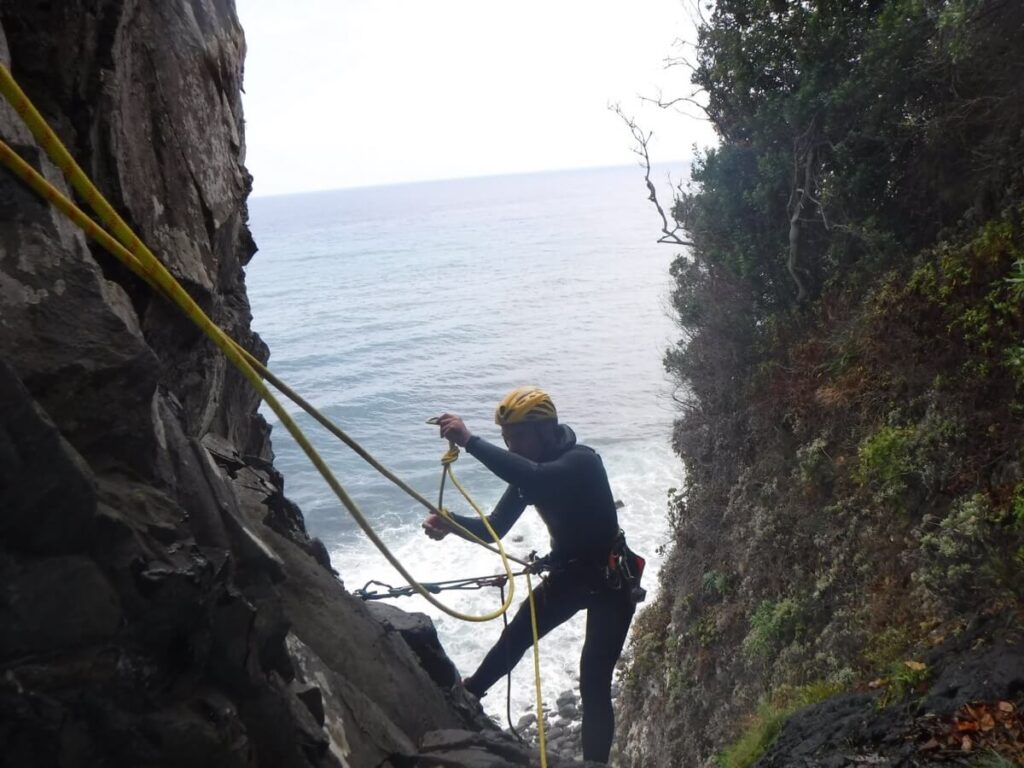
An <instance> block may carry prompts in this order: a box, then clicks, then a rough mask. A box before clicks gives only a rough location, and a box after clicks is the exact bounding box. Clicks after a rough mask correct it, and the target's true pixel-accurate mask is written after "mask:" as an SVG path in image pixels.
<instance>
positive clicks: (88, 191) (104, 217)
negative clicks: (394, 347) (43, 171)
mask: <svg viewBox="0 0 1024 768" xmlns="http://www.w3.org/2000/svg"><path fill="white" fill-rule="evenodd" d="M0 93H2V94H3V96H4V98H5V99H7V101H8V102H9V103H10V104H11V106H12V107H14V109H15V111H16V112H17V113H18V114H19V115H20V116H21V118H22V120H24V122H25V124H26V125H27V126H28V128H29V130H30V131H31V132H32V134H33V136H34V137H35V139H36V141H37V142H38V143H39V145H40V146H41V147H42V148H43V150H44V151H45V152H46V154H47V155H48V156H49V157H50V159H51V160H52V161H53V162H54V163H55V164H56V165H57V167H58V168H60V170H61V172H62V173H63V174H64V176H65V177H66V178H67V179H68V181H69V182H70V183H71V186H72V187H73V188H74V189H75V190H76V191H77V192H78V193H79V194H80V195H81V196H82V197H83V199H85V201H86V202H87V203H88V204H89V206H90V207H91V208H92V209H93V211H95V212H96V214H97V215H98V216H99V218H100V220H101V221H102V222H103V223H104V224H105V225H106V226H107V227H109V228H110V229H111V230H112V231H113V232H114V234H115V235H116V236H117V239H114V237H112V236H111V235H110V234H109V233H108V232H107V231H106V230H104V229H103V228H101V227H100V226H99V225H97V224H96V223H95V222H94V221H93V220H92V219H91V218H89V216H88V215H86V214H85V213H84V212H83V211H82V210H81V209H80V208H78V206H76V205H75V204H74V203H73V202H72V201H71V200H69V199H68V198H67V197H66V196H65V195H64V194H62V193H61V192H60V190H58V189H57V188H56V187H54V186H53V185H52V184H50V183H49V182H48V181H47V180H46V179H44V178H43V177H42V175H40V174H39V173H38V172H37V171H36V170H35V169H34V168H32V167H31V166H30V165H29V164H28V163H26V162H25V161H24V160H22V159H21V157H20V156H18V154H17V153H15V152H14V151H13V150H12V149H11V148H10V147H9V146H8V145H7V144H6V143H5V142H3V141H0V162H2V163H3V164H4V165H5V166H7V167H8V168H9V169H10V170H11V171H12V172H13V173H14V174H15V175H17V176H18V177H19V178H20V179H22V181H24V182H25V183H26V184H27V185H28V186H29V187H31V188H32V189H33V190H34V191H35V192H36V193H37V194H39V195H40V196H41V197H43V198H44V199H46V200H47V201H48V202H50V203H51V204H52V205H54V207H56V208H57V209H58V210H60V211H61V212H62V213H63V214H64V215H65V216H67V217H68V218H69V219H70V220H71V221H72V222H74V223H75V224H76V225H77V226H78V227H79V228H80V229H82V231H83V232H84V233H85V234H86V235H87V236H88V237H90V238H92V239H93V240H95V241H96V242H98V243H99V244H100V245H101V246H102V247H103V248H105V249H106V250H107V251H109V252H110V253H111V254H112V255H113V256H114V257H115V258H117V259H118V260H119V261H121V262H122V263H123V264H124V265H125V266H126V267H128V268H129V269H130V270H131V271H132V272H133V273H135V274H136V275H138V276H139V277H140V278H141V279H143V280H144V281H145V282H146V283H147V284H149V285H150V286H151V287H152V288H153V289H154V290H156V291H157V292H158V293H160V294H161V295H163V296H164V297H165V298H167V299H168V300H169V301H172V302H173V303H174V304H176V305H177V306H178V307H179V308H180V309H181V311H182V312H184V313H185V315H187V316H188V317H189V319H190V320H192V322H194V323H195V324H196V325H197V326H198V327H199V328H200V330H202V331H203V333H204V334H205V335H206V336H207V337H208V338H209V339H210V340H211V341H212V342H213V343H214V344H215V345H216V346H217V347H218V348H219V349H220V350H221V351H222V352H223V353H224V355H225V357H226V358H227V359H228V360H229V361H230V362H231V363H232V364H233V365H234V366H235V367H236V368H237V369H238V370H239V371H240V372H241V373H242V375H243V376H245V378H246V379H247V380H248V381H249V383H250V384H252V386H253V387H254V388H255V389H256V391H257V392H258V393H259V395H260V396H261V397H262V398H263V400H264V401H266V403H267V405H268V406H269V407H270V409H271V410H272V411H273V412H274V414H275V415H276V416H277V417H278V418H279V419H280V421H281V423H282V424H283V425H284V426H285V428H286V429H287V430H288V432H289V434H291V436H292V437H293V439H294V440H295V441H296V443H298V445H299V446H300V447H301V448H302V450H303V452H304V453H305V454H306V456H307V457H308V458H309V460H310V462H312V464H313V466H315V467H316V469H317V471H318V472H319V473H320V475H321V476H322V477H323V478H324V480H325V482H326V483H327V484H328V486H329V487H330V488H331V490H332V491H333V492H334V494H335V496H336V497H337V498H338V499H339V501H341V502H342V504H343V505H344V506H345V508H346V509H347V510H348V512H349V514H350V515H351V516H352V518H353V519H354V520H355V521H356V523H357V524H358V525H359V527H360V528H361V529H362V530H363V532H364V533H365V534H366V535H367V537H368V538H369V539H370V540H371V541H372V542H373V544H374V545H375V546H376V547H377V549H378V550H379V551H380V553H381V554H382V555H384V557H385V559H387V561H388V562H389V563H390V564H391V565H392V566H393V567H394V568H395V570H397V571H398V572H399V573H400V574H401V575H402V577H403V578H404V579H405V580H406V582H407V583H408V584H409V585H410V586H411V587H412V588H413V589H415V590H416V591H417V592H418V593H419V594H420V595H421V596H422V597H423V598H424V599H425V600H427V602H429V603H430V604H431V605H433V606H435V607H436V608H438V609H439V610H441V611H443V612H444V613H446V614H448V615H450V616H453V617H454V618H458V619H462V620H464V621H474V622H482V621H490V620H492V619H495V618H497V617H498V616H501V615H502V614H503V613H505V612H506V611H507V610H508V608H509V607H510V606H511V604H512V600H513V596H514V593H515V578H514V574H513V573H512V568H511V566H510V565H509V560H510V559H511V560H515V561H516V562H518V563H520V564H523V565H526V564H527V563H526V562H525V561H523V560H519V559H518V558H510V557H509V555H507V554H506V552H505V549H504V547H503V546H502V544H501V540H500V538H499V537H498V536H497V534H496V533H495V532H494V530H493V528H492V527H491V525H490V523H489V521H488V520H487V517H486V515H484V513H483V511H482V510H481V509H480V508H479V506H478V505H477V504H476V503H475V502H474V501H473V499H472V498H471V497H470V496H469V494H468V493H467V492H466V490H465V489H464V488H463V487H462V485H461V484H460V483H459V482H458V480H456V478H455V476H454V474H452V472H451V463H452V462H453V461H454V460H455V458H457V457H458V452H457V449H456V450H455V455H454V457H453V458H452V457H451V451H449V453H448V454H446V455H445V457H444V458H443V459H442V463H443V465H444V472H445V473H446V474H448V475H449V476H450V477H451V479H452V483H453V484H454V485H455V486H456V488H458V489H459V491H460V492H461V493H462V495H463V496H464V497H465V498H466V500H467V501H468V502H469V503H470V505H471V506H472V507H473V509H474V511H475V512H476V513H477V514H478V515H479V516H480V519H481V520H482V521H483V524H484V527H485V528H486V529H487V532H488V534H489V535H490V536H491V537H492V540H493V541H494V543H495V544H496V545H497V549H496V550H495V549H494V548H493V547H491V546H490V545H489V544H488V543H487V542H485V541H483V540H481V539H480V538H479V537H477V536H475V535H474V534H472V533H470V532H469V531H467V530H466V529H465V528H463V527H462V526H461V525H459V524H458V523H456V522H455V521H454V520H452V518H451V517H450V515H448V513H447V510H445V509H444V508H443V507H442V506H441V504H440V503H439V504H438V506H437V507H434V505H433V504H431V503H430V502H429V501H428V500H427V499H425V498H424V497H423V496H422V495H420V494H419V493H417V492H416V491H415V490H414V489H412V488H411V487H410V486H408V485H407V484H406V483H404V482H403V481H402V480H401V479H400V478H398V477H397V476H396V475H395V474H394V473H393V472H391V471H390V470H388V469H387V468H386V467H384V466H383V465H382V464H380V463H379V462H378V461H377V460H376V459H375V458H374V457H373V456H372V455H371V454H370V453H369V452H367V451H366V450H365V449H363V448H362V446H360V445H359V444H358V443H357V442H356V441H355V440H353V439H352V438H351V437H349V436H348V435H347V434H346V433H345V432H344V431H343V430H342V429H341V428H340V427H338V426H336V425H335V424H334V423H333V422H331V421H330V420H329V419H327V417H325V416H323V414H321V413H320V412H319V411H318V410H317V409H316V408H314V407H313V406H312V405H311V404H310V403H309V402H308V401H306V400H305V399H304V398H302V397H301V396H300V395H298V393H296V392H295V391H294V390H292V389H291V388H290V387H288V386H287V385H286V384H285V383H284V382H283V381H281V380H280V379H278V378H277V377H276V376H275V375H274V374H273V373H271V372H270V371H269V370H268V369H267V368H266V366H264V365H263V363H261V362H260V361H259V360H257V359H256V358H255V357H254V356H253V355H252V354H250V353H249V352H248V351H247V350H246V349H244V348H243V347H242V346H241V345H239V344H238V343H237V342H236V341H235V340H234V339H232V338H231V337H230V336H228V335H227V333H226V332H224V330H223V329H221V328H220V327H219V326H218V325H217V324H216V323H214V322H213V321H212V320H211V319H210V318H209V317H208V316H207V315H206V314H205V313H204V312H203V310H202V309H201V308H200V307H199V306H198V305H197V304H196V303H195V301H194V300H193V299H192V297H191V296H189V294H188V293H187V292H186V291H185V289H184V288H182V287H181V285H180V283H178V281H177V280H176V279H175V278H174V276H173V275H171V274H170V272H169V271H168V270H167V269H166V268H165V267H164V266H163V264H162V263H161V262H160V261H159V259H157V257H156V256H155V255H154V254H153V252H152V251H151V250H150V249H149V248H148V247H147V246H146V245H145V243H143V242H142V240H141V239H140V238H139V237H138V236H137V235H136V234H135V233H134V232H133V231H132V230H131V228H130V227H129V226H128V225H127V224H126V223H125V221H124V220H123V219H122V218H121V217H120V216H119V215H118V213H117V212H116V211H115V210H114V208H113V206H111V205H110V203H109V202H107V200H106V198H104V197H103V195H102V194H101V193H100V192H99V190H98V189H97V188H96V187H95V185H94V184H93V183H92V181H91V180H90V179H89V177H88V176H87V175H86V174H85V172H84V171H83V170H82V169H81V167H80V166H79V165H78V164H77V163H76V162H75V160H74V158H73V157H72V156H71V154H70V153H69V152H68V151H67V149H66V148H65V147H64V145H63V144H62V143H61V141H60V139H59V138H58V137H57V135H56V134H55V133H54V132H53V131H52V129H51V128H50V127H49V125H48V124H47V123H46V121H45V120H44V119H43V117H42V115H40V114H39V112H38V110H36V109H35V107H34V105H33V104H32V103H31V101H30V100H29V99H28V97H27V96H26V95H25V93H24V92H23V91H22V90H21V88H20V87H19V86H18V84H17V82H16V81H15V80H14V78H13V77H12V76H11V73H10V71H9V70H8V69H7V67H5V66H3V65H0ZM264 379H266V380H267V381H269V382H271V383H272V384H273V385H274V386H275V387H276V388H277V389H278V390H279V391H281V392H282V393H283V394H284V395H285V396H286V397H288V398H289V399H291V400H292V401H293V402H294V403H295V404H296V405H298V406H299V407H300V408H302V409H303V410H304V411H305V412H306V413H308V414H309V415H310V416H312V417H313V418H314V419H315V420H316V421H317V422H318V423H320V424H321V425H322V426H324V427H325V428H326V429H327V430H328V431H330V432H331V433H332V434H333V435H334V436H335V437H337V438H338V439H340V440H341V441H342V442H344V443H345V444H346V445H347V446H349V447H350V448H351V449H352V450H353V451H354V452H355V453H356V454H358V455H359V456H360V457H361V458H362V459H363V460H365V461H366V462H368V463H369V464H370V465H371V466H373V467H374V469H376V470H377V471H378V472H379V473H380V474H382V475H383V476H384V477H386V478H387V479H388V480H390V481H391V482H392V483H394V484H395V485H397V486H398V487H399V488H401V489H402V490H403V491H405V492H406V493H407V494H409V495H410V496H411V497H412V498H414V499H415V500H416V501H417V502H419V503H420V504H422V505H423V506H425V507H426V508H427V509H429V510H431V511H432V512H435V513H437V514H440V515H442V516H443V517H445V518H446V519H447V520H448V521H449V522H450V523H451V524H452V525H454V526H455V527H457V528H459V529H461V530H462V531H463V532H464V534H467V535H468V538H470V539H471V540H473V541H475V542H476V543H478V544H481V545H483V546H485V547H487V548H488V549H491V550H492V551H496V552H497V554H499V555H500V556H501V560H502V566H503V567H504V569H505V574H506V577H507V578H508V582H509V592H508V596H507V598H506V599H505V601H504V602H503V604H502V606H501V608H499V609H498V610H496V611H493V612H491V613H488V614H484V615H481V616H474V615H470V614H465V613H461V612H459V611H455V610H454V609H451V608H449V607H448V606H446V605H444V604H443V603H442V602H441V601H439V600H437V599H436V598H434V596H433V595H432V594H430V592H429V591H428V590H426V589H425V588H424V587H423V586H422V585H421V584H420V583H419V582H418V581H417V580H416V579H415V578H414V577H413V576H412V574H410V573H409V572H408V571H407V570H406V569H405V567H404V566H403V565H402V564H401V562H400V561H399V560H398V558H397V557H395V555H394V554H393V553H392V552H391V551H390V550H389V549H388V548H387V546H386V545H385V544H384V542H383V541H382V540H381V539H380V537H379V536H378V535H377V534H376V532H375V531H374V530H373V528H372V526H371V525H370V523H369V521H368V520H367V519H366V517H365V515H363V513H362V511H361V510H360V509H359V507H358V505H356V503H355V501H354V500H353V499H352V498H351V497H350V496H349V495H348V493H347V492H346V490H345V488H344V487H343V486H342V485H341V483H340V482H339V481H338V480H337V478H336V477H335V476H334V474H333V473H332V472H331V470H330V468H329V467H328V466H327V464H326V463H325V462H324V461H323V459H322V458H321V457H320V455H319V453H318V452H317V451H316V449H315V448H314V447H313V445H312V444H311V443H310V442H309V440H308V438H307V437H306V436H305V434H304V433H303V432H302V430H301V429H300V428H299V426H298V425H297V424H296V423H295V421H294V420H293V419H292V418H291V416H290V415H289V414H288V412H287V411H286V410H285V409H284V408H283V406H282V405H281V404H280V402H279V401H278V400H277V398H275V397H274V395H273V393H272V392H271V391H270V390H269V389H268V388H267V387H266V385H265V384H264V383H263V380H264ZM452 448H454V446H452ZM443 477H444V475H442V493H443V482H444V481H443ZM527 593H528V599H529V604H530V615H531V623H532V629H533V641H534V643H533V645H534V647H533V655H534V676H535V686H536V698H537V717H538V732H539V736H540V758H541V766H542V768H546V766H547V755H546V747H545V734H544V724H543V720H542V717H541V715H542V696H541V681H540V656H539V652H538V647H537V646H538V642H539V638H538V633H537V624H536V608H535V604H534V599H533V590H532V585H531V584H530V578H529V575H528V574H527Z"/></svg>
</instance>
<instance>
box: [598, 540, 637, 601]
mask: <svg viewBox="0 0 1024 768" xmlns="http://www.w3.org/2000/svg"><path fill="white" fill-rule="evenodd" d="M646 565H647V561H646V560H644V558H642V557H640V555H638V554H637V553H636V552H634V551H633V550H631V549H630V548H629V547H628V546H626V534H625V533H624V532H623V531H622V530H621V529H619V532H618V534H617V535H616V536H615V543H614V544H613V545H612V549H611V552H609V553H608V563H607V564H606V565H605V569H604V573H605V579H606V580H607V582H608V585H609V586H610V587H611V588H612V589H628V590H629V599H630V600H632V601H633V603H634V604H636V603H642V602H643V601H644V600H645V599H647V590H646V589H644V588H643V587H641V586H640V579H641V577H642V576H643V575H644V567H645V566H646Z"/></svg>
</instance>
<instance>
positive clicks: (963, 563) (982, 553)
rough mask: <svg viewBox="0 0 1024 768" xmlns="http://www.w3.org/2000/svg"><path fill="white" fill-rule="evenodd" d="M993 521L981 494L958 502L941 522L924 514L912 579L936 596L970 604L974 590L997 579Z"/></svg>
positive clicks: (987, 502) (963, 498) (994, 520)
mask: <svg viewBox="0 0 1024 768" xmlns="http://www.w3.org/2000/svg"><path fill="white" fill-rule="evenodd" d="M996 522H997V515H996V513H995V511H994V510H993V508H992V504H991V502H990V501H989V498H988V496H987V495H986V494H984V493H976V494H974V495H973V496H968V497H962V498H959V499H957V500H956V501H955V502H954V503H953V505H952V507H951V508H950V510H949V513H948V514H947V515H946V516H945V517H944V518H942V519H941V520H938V521H936V520H935V519H934V518H933V517H932V516H931V515H926V516H925V517H924V520H923V521H922V533H921V534H920V546H919V549H918V553H917V559H918V561H919V562H920V566H919V567H918V568H917V570H916V571H915V572H914V574H913V578H914V580H915V581H916V582H917V583H918V584H920V585H921V586H922V587H924V588H925V589H926V590H928V591H929V592H931V593H932V594H934V595H936V596H938V597H941V598H944V599H950V600H953V601H954V602H956V601H959V600H967V601H968V602H969V601H970V600H971V594H972V593H973V592H974V591H975V590H976V589H978V588H981V587H984V586H990V585H991V582H992V581H993V579H994V578H995V576H996V574H995V572H994V571H995V570H997V568H996V566H998V563H997V562H996V561H997V560H998V558H999V550H998V547H997V546H996V542H995V539H994V536H996V531H995V526H994V524H995V523H996Z"/></svg>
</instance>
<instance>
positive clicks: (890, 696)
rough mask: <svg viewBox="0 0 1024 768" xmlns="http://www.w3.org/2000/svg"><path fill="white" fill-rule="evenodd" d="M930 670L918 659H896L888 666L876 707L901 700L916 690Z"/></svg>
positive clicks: (929, 675) (926, 678)
mask: <svg viewBox="0 0 1024 768" xmlns="http://www.w3.org/2000/svg"><path fill="white" fill-rule="evenodd" d="M929 677H931V670H930V669H928V667H927V666H926V665H925V664H923V663H921V662H919V661H897V662H894V663H893V664H892V666H891V667H890V668H889V676H888V677H887V678H886V687H885V693H884V694H882V697H881V698H880V699H879V700H878V702H877V705H878V707H879V708H880V709H881V708H884V707H887V706H889V705H890V704H893V703H895V702H898V701H903V700H904V699H906V698H907V697H908V696H909V695H910V694H912V693H914V692H916V691H917V690H918V689H919V688H920V687H921V686H922V684H923V683H925V682H926V681H927V680H928V678H929Z"/></svg>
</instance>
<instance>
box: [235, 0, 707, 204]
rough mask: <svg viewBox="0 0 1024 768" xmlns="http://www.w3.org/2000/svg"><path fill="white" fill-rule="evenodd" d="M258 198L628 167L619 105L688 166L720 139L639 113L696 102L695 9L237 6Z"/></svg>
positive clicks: (645, 1) (670, 118)
mask: <svg viewBox="0 0 1024 768" xmlns="http://www.w3.org/2000/svg"><path fill="white" fill-rule="evenodd" d="M237 7H238V15H239V17H240V18H241V21H242V26H243V27H244V28H245V34H246V40H247V44H248V55H247V57H246V62H245V97H244V106H245V119H246V143H247V146H248V154H247V158H246V164H247V165H248V167H249V170H250V171H251V172H252V173H253V175H254V176H255V183H254V191H255V194H257V195H273V194H283V193H289V192H299V191H306V190H319V189H336V188H341V187H358V186H367V185H374V184H389V183H397V182H405V181H420V180H427V179H446V178H459V177H463V176H481V175H489V174H499V173H516V172H523V171H536V170H547V169H559V168H581V167H588V166H604V165H626V164H628V163H631V162H633V161H634V157H633V155H632V154H631V152H630V147H631V146H632V140H631V138H630V135H629V132H628V129H627V128H626V127H625V125H624V124H623V123H622V122H621V120H620V119H619V118H618V117H616V116H615V115H614V114H612V113H611V112H609V111H608V109H607V105H608V104H609V103H610V102H619V103H621V104H622V106H623V109H624V110H625V111H627V112H629V113H630V114H632V115H635V116H636V118H637V120H638V122H639V123H640V124H642V125H643V126H644V127H646V128H648V129H653V131H654V137H653V139H652V140H651V144H650V149H651V153H652V160H654V161H656V162H667V161H681V160H685V159H687V158H689V157H690V156H691V154H692V145H693V144H694V143H695V142H696V143H697V144H700V145H701V146H706V145H708V144H709V143H711V142H713V141H714V139H713V135H712V133H711V131H710V128H709V127H708V125H707V124H706V123H704V122H701V121H699V120H696V119H691V118H688V117H685V116H683V115H680V114H677V113H672V112H665V111H664V110H659V109H658V108H657V107H654V106H652V105H646V104H643V103H641V102H640V101H639V99H638V98H637V97H638V94H642V95H647V96H657V95H658V94H659V92H660V93H663V94H664V96H665V97H666V98H667V97H672V96H678V95H681V94H683V93H687V92H688V90H687V89H688V88H689V83H688V80H687V75H686V73H685V72H684V71H683V70H682V69H680V68H674V69H669V70H666V69H665V68H664V59H665V57H666V56H670V55H672V54H673V53H674V52H677V51H678V49H675V48H673V42H674V41H675V40H676V39H677V38H684V39H688V40H693V39H694V35H693V30H692V26H691V25H690V22H689V18H688V15H687V13H686V11H685V9H684V7H683V5H682V2H681V0H516V1H515V2H511V1H510V0H506V2H497V1H496V0H290V1H289V2H281V0H237Z"/></svg>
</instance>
